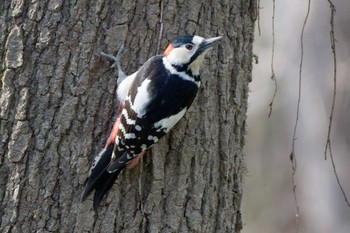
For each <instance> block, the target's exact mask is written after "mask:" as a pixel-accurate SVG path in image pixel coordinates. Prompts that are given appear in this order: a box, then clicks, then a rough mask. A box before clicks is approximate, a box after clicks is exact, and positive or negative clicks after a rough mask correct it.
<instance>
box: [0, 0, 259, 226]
mask: <svg viewBox="0 0 350 233" xmlns="http://www.w3.org/2000/svg"><path fill="white" fill-rule="evenodd" d="M256 10H257V9H256V4H255V0H252V1H238V0H235V1H224V0H222V1H213V2H211V3H210V2H208V1H200V0H195V1H161V2H159V1H145V2H142V1H105V0H100V1H85V0H77V1H63V0H51V1H24V0H6V1H2V2H1V4H0V25H1V27H0V65H1V67H0V77H1V90H0V107H1V111H0V114H1V115H0V119H1V123H0V124H1V135H0V156H1V157H0V159H1V160H0V205H1V209H0V232H49V231H50V232H57V231H60V232H239V231H240V229H241V227H242V222H241V217H240V216H241V215H240V204H241V197H242V189H241V186H242V174H243V172H244V163H243V157H242V156H243V152H242V150H243V145H244V135H245V120H246V111H247V96H248V83H249V81H250V79H251V69H252V65H251V63H252V42H253V35H254V34H253V33H254V21H255V17H256ZM161 28H163V30H161ZM183 34H196V35H200V36H204V37H211V36H218V35H224V36H225V41H224V42H223V43H221V44H220V45H219V46H217V47H216V48H214V49H213V50H212V51H211V53H210V56H208V57H210V59H207V60H206V62H205V65H204V67H203V72H202V87H201V88H200V90H199V93H198V96H197V98H196V100H195V102H194V104H193V106H192V107H191V109H190V110H189V112H188V113H187V115H186V116H185V118H184V119H183V120H181V122H180V123H179V124H178V125H177V127H175V129H174V130H173V131H172V132H171V133H170V135H168V136H166V137H165V138H164V139H162V140H161V141H160V142H159V143H158V144H157V145H156V146H155V147H154V148H153V149H152V151H151V152H149V153H148V155H147V156H146V157H145V159H144V160H143V162H142V163H141V164H140V165H139V166H138V167H136V168H135V169H133V170H126V171H125V172H124V173H123V174H122V175H121V176H120V177H119V179H118V180H117V182H116V184H115V185H114V186H113V188H112V190H111V191H110V192H109V194H108V195H107V198H105V199H104V200H103V201H102V203H101V208H100V214H99V216H96V215H95V214H94V212H93V210H92V200H91V197H92V196H91V197H89V198H88V200H87V201H85V202H84V203H80V198H81V194H82V191H83V187H84V183H85V181H86V178H87V177H88V171H89V169H90V165H91V163H92V159H93V157H94V156H95V155H96V153H98V151H99V150H101V148H102V147H103V146H104V143H105V140H106V138H107V137H108V135H109V132H110V129H111V126H112V124H113V120H114V119H115V112H116V101H115V93H114V91H115V88H116V78H115V77H114V76H115V73H114V71H112V70H110V69H109V63H108V62H107V61H106V60H101V59H99V58H98V57H97V56H96V55H95V53H96V52H97V51H105V52H108V53H115V52H117V50H118V49H119V47H120V46H121V45H122V43H125V48H127V49H128V52H127V54H126V56H124V58H123V60H122V64H123V67H124V70H125V71H127V73H131V72H134V71H136V70H137V68H138V67H139V66H140V65H142V64H143V63H144V62H145V61H146V60H147V59H148V58H149V57H151V56H153V55H155V54H156V53H157V52H158V47H159V48H160V51H161V50H162V49H164V48H165V46H166V44H167V42H168V40H171V39H172V38H174V37H176V36H178V35H183ZM158 43H159V45H158Z"/></svg>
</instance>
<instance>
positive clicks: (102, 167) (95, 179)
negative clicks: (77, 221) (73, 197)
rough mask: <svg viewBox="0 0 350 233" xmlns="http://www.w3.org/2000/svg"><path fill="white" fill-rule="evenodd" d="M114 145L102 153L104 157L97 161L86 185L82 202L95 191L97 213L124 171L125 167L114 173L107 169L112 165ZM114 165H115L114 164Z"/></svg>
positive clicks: (94, 204)
mask: <svg viewBox="0 0 350 233" xmlns="http://www.w3.org/2000/svg"><path fill="white" fill-rule="evenodd" d="M113 148H114V145H113V144H110V145H109V146H108V147H107V148H105V149H104V151H102V152H101V153H102V155H101V157H100V158H99V160H98V161H96V165H95V167H93V168H92V170H91V174H90V177H89V179H88V181H87V183H86V186H85V189H84V192H83V196H82V198H81V201H82V202H83V201H85V199H86V198H87V197H88V196H89V194H90V193H91V192H92V191H93V190H94V189H95V190H96V191H95V195H94V203H93V206H94V210H95V212H96V213H97V209H98V206H99V204H100V202H101V200H102V198H103V196H104V195H105V194H106V193H107V191H108V190H109V189H110V188H111V187H112V185H113V183H114V181H115V180H116V179H117V178H118V175H119V174H120V172H121V171H122V170H123V169H124V167H125V165H124V166H121V167H120V169H118V170H115V171H114V172H113V173H109V172H108V171H107V168H108V167H109V166H110V165H111V158H112V154H113ZM112 164H113V163H112Z"/></svg>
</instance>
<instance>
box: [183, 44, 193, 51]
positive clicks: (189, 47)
mask: <svg viewBox="0 0 350 233" xmlns="http://www.w3.org/2000/svg"><path fill="white" fill-rule="evenodd" d="M185 48H186V49H187V50H192V49H193V45H192V44H187V45H186V46H185Z"/></svg>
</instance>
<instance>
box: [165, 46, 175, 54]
mask: <svg viewBox="0 0 350 233" xmlns="http://www.w3.org/2000/svg"><path fill="white" fill-rule="evenodd" d="M173 49H174V46H173V45H172V44H169V45H168V47H166V49H165V51H164V53H163V54H164V56H168V55H169V54H170V52H171V51H172V50H173Z"/></svg>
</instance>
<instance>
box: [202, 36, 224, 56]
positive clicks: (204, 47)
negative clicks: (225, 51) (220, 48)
mask: <svg viewBox="0 0 350 233" xmlns="http://www.w3.org/2000/svg"><path fill="white" fill-rule="evenodd" d="M222 38H223V37H222V36H218V37H213V38H208V39H205V40H204V41H203V42H202V43H201V44H200V45H199V49H200V50H201V52H204V51H207V50H209V48H212V47H213V46H214V45H216V44H217V43H219V42H220V41H221V40H222Z"/></svg>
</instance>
